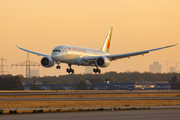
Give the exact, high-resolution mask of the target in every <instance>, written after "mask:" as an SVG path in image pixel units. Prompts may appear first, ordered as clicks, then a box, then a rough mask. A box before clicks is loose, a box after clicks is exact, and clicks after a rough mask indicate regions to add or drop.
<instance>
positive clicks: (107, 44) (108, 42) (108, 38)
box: [101, 27, 113, 53]
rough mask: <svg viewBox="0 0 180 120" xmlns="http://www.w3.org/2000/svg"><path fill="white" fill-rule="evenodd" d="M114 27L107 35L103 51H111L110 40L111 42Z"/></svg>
mask: <svg viewBox="0 0 180 120" xmlns="http://www.w3.org/2000/svg"><path fill="white" fill-rule="evenodd" d="M112 29H113V28H112V27H111V28H110V29H109V32H108V34H107V36H106V40H105V41H104V44H103V47H102V48H101V50H102V51H105V52H108V53H109V47H110V42H111V34H112Z"/></svg>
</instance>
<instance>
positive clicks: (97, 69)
mask: <svg viewBox="0 0 180 120" xmlns="http://www.w3.org/2000/svg"><path fill="white" fill-rule="evenodd" d="M93 72H95V73H97V72H98V73H101V70H100V69H99V68H98V67H97V66H96V68H94V69H93Z"/></svg>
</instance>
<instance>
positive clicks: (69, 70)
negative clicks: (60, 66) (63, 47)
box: [66, 64, 74, 73]
mask: <svg viewBox="0 0 180 120" xmlns="http://www.w3.org/2000/svg"><path fill="white" fill-rule="evenodd" d="M68 66H69V69H68V68H67V69H66V72H68V73H74V70H73V69H72V68H71V65H70V64H68Z"/></svg>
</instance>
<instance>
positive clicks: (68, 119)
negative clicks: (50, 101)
mask: <svg viewBox="0 0 180 120" xmlns="http://www.w3.org/2000/svg"><path fill="white" fill-rule="evenodd" d="M179 113H180V107H179V106H178V107H176V106H154V108H153V107H152V108H151V109H143V110H116V111H113V112H111V111H92V112H58V113H30V114H3V115H1V120H11V119H12V120H24V119H25V120H32V119H38V120H59V119H62V120H72V119H73V120H92V119H96V120H119V119H123V120H124V119H125V120H179V118H180V114H179Z"/></svg>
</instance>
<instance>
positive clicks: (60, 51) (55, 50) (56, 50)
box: [53, 50, 61, 52]
mask: <svg viewBox="0 0 180 120" xmlns="http://www.w3.org/2000/svg"><path fill="white" fill-rule="evenodd" d="M53 52H61V50H53Z"/></svg>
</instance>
